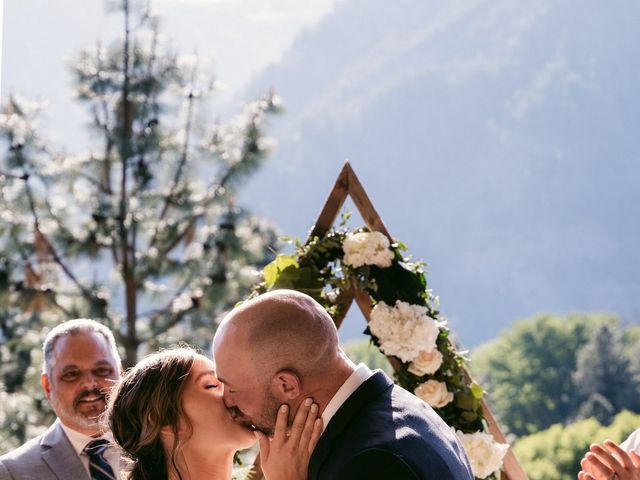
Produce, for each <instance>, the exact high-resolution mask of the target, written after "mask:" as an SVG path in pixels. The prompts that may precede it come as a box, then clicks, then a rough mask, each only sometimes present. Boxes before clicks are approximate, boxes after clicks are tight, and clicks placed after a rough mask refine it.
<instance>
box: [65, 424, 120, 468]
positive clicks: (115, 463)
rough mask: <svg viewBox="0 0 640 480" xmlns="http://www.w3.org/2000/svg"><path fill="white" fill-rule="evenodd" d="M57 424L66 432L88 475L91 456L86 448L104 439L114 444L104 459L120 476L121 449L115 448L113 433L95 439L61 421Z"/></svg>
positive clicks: (106, 433) (107, 450) (105, 453)
mask: <svg viewBox="0 0 640 480" xmlns="http://www.w3.org/2000/svg"><path fill="white" fill-rule="evenodd" d="M56 422H58V423H59V424H60V426H61V427H62V429H63V430H64V433H65V434H66V435H67V438H68V439H69V442H70V443H71V446H72V447H73V449H74V450H75V452H76V453H77V454H78V457H79V458H80V461H81V462H82V465H83V466H84V468H85V470H86V471H87V473H89V456H88V455H87V454H86V453H85V452H84V447H86V446H87V444H88V443H89V442H92V441H93V440H97V439H98V438H104V439H105V440H108V441H109V442H111V443H112V444H114V446H110V447H108V448H107V449H106V450H105V452H104V458H105V460H106V461H107V462H109V465H111V468H112V469H113V471H114V472H115V473H116V476H117V475H118V472H120V449H119V448H118V447H116V446H115V442H114V439H113V434H112V433H111V432H105V434H104V435H102V436H100V437H96V438H94V437H90V436H89V435H85V434H84V433H81V432H78V431H76V430H73V429H72V428H69V427H67V426H66V425H65V424H64V423H62V422H61V421H60V419H56Z"/></svg>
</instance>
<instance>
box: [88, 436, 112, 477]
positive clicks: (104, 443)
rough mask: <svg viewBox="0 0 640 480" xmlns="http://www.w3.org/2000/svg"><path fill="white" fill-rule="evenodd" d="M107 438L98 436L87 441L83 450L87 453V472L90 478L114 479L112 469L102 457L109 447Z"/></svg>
mask: <svg viewBox="0 0 640 480" xmlns="http://www.w3.org/2000/svg"><path fill="white" fill-rule="evenodd" d="M109 445H110V442H109V440H105V439H104V438H99V439H98V440H94V441H93V442H89V443H88V444H87V446H86V447H84V451H85V453H86V454H87V455H89V473H90V474H91V480H116V476H115V475H114V474H113V469H112V468H111V465H109V462H107V461H106V460H105V458H104V455H103V454H104V451H105V450H106V449H107V447H109Z"/></svg>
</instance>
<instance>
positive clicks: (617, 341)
mask: <svg viewBox="0 0 640 480" xmlns="http://www.w3.org/2000/svg"><path fill="white" fill-rule="evenodd" d="M573 381H574V383H575V386H576V389H577V390H578V392H579V393H580V398H581V402H580V405H579V407H578V410H577V411H578V414H577V418H579V419H580V418H588V417H591V416H595V417H596V418H597V419H598V420H599V421H600V422H601V423H607V424H608V423H609V422H610V421H611V420H612V419H613V417H614V416H615V414H616V413H618V412H619V411H621V410H623V409H626V408H632V407H633V405H634V403H635V399H634V396H635V391H636V385H635V381H634V379H633V378H632V375H631V371H630V369H629V360H628V358H627V357H626V355H625V353H624V345H623V343H622V339H621V336H620V333H619V331H618V330H617V329H613V328H611V327H610V326H608V325H601V326H600V327H599V328H597V329H596V330H594V331H593V332H592V334H591V338H590V339H589V342H588V343H586V344H585V345H584V346H583V347H582V348H581V349H580V351H579V352H578V356H577V364H576V371H575V372H574V374H573Z"/></svg>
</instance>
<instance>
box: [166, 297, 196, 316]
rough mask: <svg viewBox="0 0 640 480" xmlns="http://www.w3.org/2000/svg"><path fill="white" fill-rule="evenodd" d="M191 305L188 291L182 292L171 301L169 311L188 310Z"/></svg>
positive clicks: (191, 301) (175, 312)
mask: <svg viewBox="0 0 640 480" xmlns="http://www.w3.org/2000/svg"><path fill="white" fill-rule="evenodd" d="M192 306H193V300H191V294H190V293H182V294H180V295H179V296H178V297H176V298H174V299H173V302H171V312H172V313H174V314H177V313H180V312H184V311H185V310H189V309H190V308H191V307H192Z"/></svg>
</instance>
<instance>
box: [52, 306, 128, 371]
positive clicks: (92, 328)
mask: <svg viewBox="0 0 640 480" xmlns="http://www.w3.org/2000/svg"><path fill="white" fill-rule="evenodd" d="M90 332H95V333H98V334H100V335H102V336H103V337H104V339H105V340H106V341H107V345H108V346H109V350H110V352H111V355H112V356H113V358H114V359H115V360H116V363H117V367H118V369H120V364H121V360H120V354H119V353H118V347H117V345H116V340H115V338H114V337H113V333H111V330H109V329H108V328H107V327H105V326H104V325H102V324H101V323H98V322H96V321H95V320H91V319H88V318H78V319H76V320H69V321H66V322H64V323H61V324H60V325H57V326H56V327H54V328H53V329H51V331H50V332H49V333H48V334H47V337H46V338H45V339H44V343H43V345H42V354H43V355H42V373H44V374H45V375H47V376H48V377H51V370H52V365H51V360H52V357H53V349H54V348H55V346H56V342H57V341H58V339H59V338H60V337H64V336H67V335H77V334H78V333H90Z"/></svg>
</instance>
